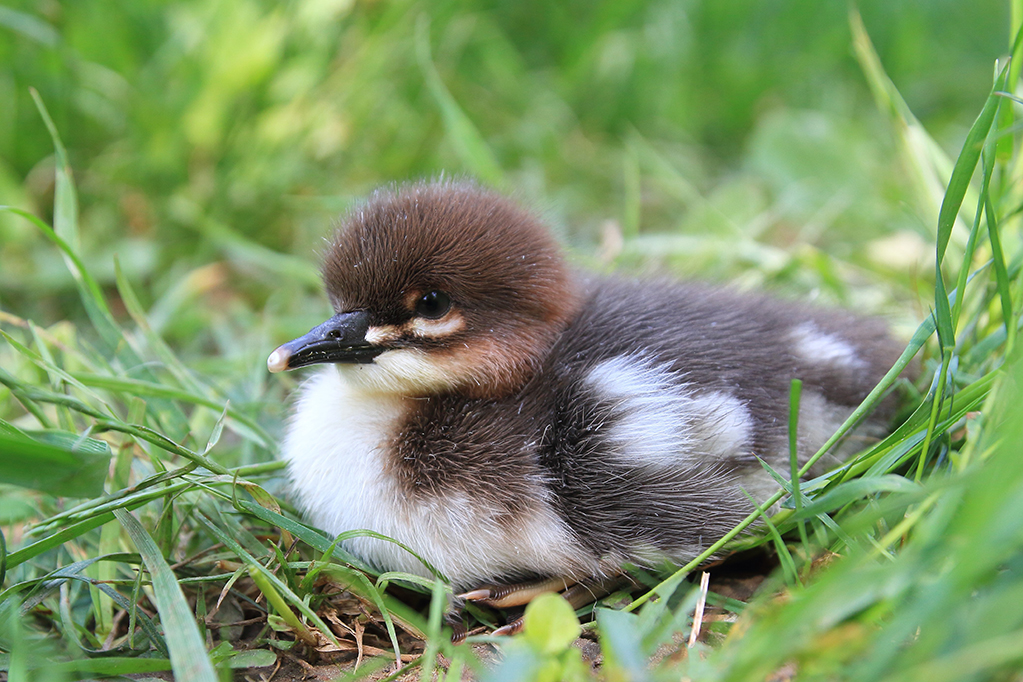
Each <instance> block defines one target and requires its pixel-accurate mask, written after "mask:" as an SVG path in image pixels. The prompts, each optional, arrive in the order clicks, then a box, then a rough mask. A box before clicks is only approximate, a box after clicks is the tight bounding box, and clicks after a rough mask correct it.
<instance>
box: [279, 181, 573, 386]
mask: <svg viewBox="0 0 1023 682" xmlns="http://www.w3.org/2000/svg"><path fill="white" fill-rule="evenodd" d="M323 280H324V284H325V285H326V289H327V295H328V296H329V298H330V301H331V304H332V305H333V307H334V310H335V312H336V313H337V315H335V316H334V317H332V318H331V319H330V320H328V321H327V322H325V323H324V324H323V325H320V326H319V327H316V328H315V329H313V330H312V331H311V332H310V333H309V334H307V335H306V336H304V337H302V338H300V339H296V340H295V341H291V342H289V343H287V344H284V345H283V346H281V347H280V348H278V349H277V350H276V351H274V353H273V355H271V356H270V359H269V360H268V366H269V368H270V370H271V371H281V370H285V369H291V368H293V367H300V366H303V365H307V364H314V363H320V362H333V363H339V364H346V365H353V367H352V370H353V371H350V372H346V377H350V378H351V380H353V381H358V382H361V383H364V384H365V385H367V387H369V388H376V389H378V390H382V391H387V392H395V393H400V394H402V395H428V394H432V393H438V392H445V391H449V390H457V391H460V392H463V393H466V394H468V395H474V396H480V397H496V396H499V395H502V394H505V393H507V392H508V391H511V390H514V389H515V388H516V387H518V386H520V385H521V384H522V383H523V382H525V381H526V380H527V379H528V378H529V377H530V376H531V375H532V372H533V371H534V370H535V368H536V367H537V365H538V363H539V362H540V360H542V358H543V357H544V355H545V354H546V352H547V350H548V349H549V347H550V345H551V344H552V343H553V341H554V339H555V338H556V337H557V335H558V334H559V333H560V332H561V330H562V329H563V328H564V326H565V325H566V323H567V322H568V320H569V319H570V318H571V317H572V316H573V315H574V314H575V312H576V310H577V306H578V303H577V293H576V290H575V286H574V282H573V278H572V275H571V273H570V271H569V270H568V268H567V267H566V265H565V263H564V261H563V259H562V257H561V254H560V251H559V249H558V246H557V244H556V243H555V242H554V240H553V239H552V238H551V236H550V234H549V233H548V232H547V230H546V229H545V228H544V227H543V226H542V225H540V224H539V223H538V222H537V221H536V220H535V219H534V218H533V217H532V216H531V215H529V214H528V213H526V212H525V211H523V210H522V209H521V208H519V207H518V206H516V205H515V204H514V203H512V202H511V201H509V200H508V199H506V198H504V197H502V196H500V195H498V194H495V193H493V192H491V191H489V190H486V189H483V188H481V187H479V186H477V185H474V184H470V183H453V182H440V183H419V184H414V185H406V186H402V187H399V188H398V189H396V190H394V191H378V192H377V193H375V194H374V195H373V196H372V197H371V198H370V199H369V201H368V202H367V203H366V204H365V205H364V206H362V207H360V208H357V209H355V210H354V211H352V212H351V213H350V214H349V215H348V216H347V218H346V219H345V220H344V222H343V224H342V226H341V228H340V229H339V230H338V232H337V234H336V235H335V236H334V239H333V240H332V242H331V244H330V247H329V248H328V250H327V252H326V254H325V257H324V263H323Z"/></svg>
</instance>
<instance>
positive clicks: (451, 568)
mask: <svg viewBox="0 0 1023 682" xmlns="http://www.w3.org/2000/svg"><path fill="white" fill-rule="evenodd" d="M360 369H361V367H360V366H353V367H335V366H329V367H324V368H323V369H321V370H320V371H319V372H317V373H316V374H314V375H313V376H312V377H310V379H309V380H308V381H307V382H306V383H305V384H304V385H303V386H302V389H301V393H300V396H299V398H298V402H297V404H296V406H295V414H294V417H293V418H292V420H291V423H290V425H289V428H288V433H287V436H286V438H285V440H284V445H283V449H282V456H283V458H284V459H285V460H286V461H287V463H288V472H289V474H290V476H291V479H292V484H293V487H294V492H295V493H296V495H297V496H298V499H299V504H300V506H301V507H302V508H303V509H304V511H305V513H306V518H307V519H308V520H309V522H310V523H312V524H313V525H315V526H317V527H319V528H322V529H323V530H326V531H328V532H330V533H333V534H338V533H341V532H344V531H349V530H357V529H368V530H373V531H376V532H378V533H381V534H383V535H386V536H388V537H391V538H394V539H395V540H398V541H399V542H402V543H404V544H406V545H408V546H409V547H411V548H412V549H413V550H415V551H416V552H417V553H418V554H420V555H421V556H422V557H423V558H424V559H426V560H427V561H429V562H430V563H431V564H433V565H434V566H435V567H436V568H437V569H438V570H439V571H441V573H443V574H445V575H446V576H447V577H448V578H450V579H451V581H452V582H453V583H454V584H455V586H456V588H469V587H476V586H478V584H479V583H482V582H485V581H487V580H490V579H495V578H499V577H502V576H508V575H512V574H521V573H526V572H535V573H541V574H543V573H555V574H559V575H576V574H578V575H591V574H595V573H597V572H599V571H600V569H601V567H600V566H598V565H597V564H596V563H595V562H593V561H592V560H587V559H586V558H585V557H584V556H583V552H581V551H580V550H579V545H578V543H577V542H576V541H575V540H574V537H573V534H572V532H571V531H570V530H569V529H568V527H567V525H566V524H565V523H564V522H563V521H562V520H561V519H560V517H558V515H557V514H556V513H555V512H554V511H553V509H552V508H551V507H550V505H549V504H547V503H546V502H545V501H543V498H544V493H543V491H541V490H538V491H537V494H536V496H535V497H534V501H535V504H533V505H531V509H530V511H528V512H526V513H524V514H523V515H522V517H521V518H520V519H519V523H517V524H515V525H514V526H511V527H509V525H508V524H507V523H501V522H499V518H500V517H501V515H502V510H499V509H496V508H492V507H490V506H488V505H487V504H486V503H484V502H481V501H480V500H475V499H470V498H469V497H468V496H466V495H464V494H456V495H445V496H443V497H434V498H422V497H421V498H417V499H416V500H409V499H406V498H405V496H404V495H403V493H402V492H401V489H400V488H399V486H398V485H397V484H396V482H395V481H394V480H393V479H392V478H391V476H390V475H389V474H388V471H389V468H388V459H387V458H388V456H389V452H388V440H389V439H390V438H392V437H393V435H394V434H395V432H396V430H397V428H398V427H399V425H400V423H401V421H402V418H403V415H404V414H405V412H406V410H408V409H410V408H411V407H412V405H411V401H408V400H405V399H402V398H399V397H395V396H394V395H393V394H389V393H379V392H372V391H368V390H366V388H365V383H364V382H360V381H358V380H356V381H350V380H346V378H345V376H346V374H347V373H349V372H358V371H360ZM344 546H345V548H346V549H348V551H350V552H352V553H354V554H356V555H358V556H360V557H362V558H363V559H365V560H366V561H368V562H369V563H371V564H373V565H375V566H377V567H378V568H381V569H384V570H391V571H405V572H408V573H415V574H418V575H422V576H424V577H432V576H431V575H430V573H429V571H427V569H426V567H425V566H423V565H422V564H421V563H420V562H419V561H418V560H416V559H415V558H414V557H413V556H412V555H410V554H409V553H407V552H405V551H404V550H402V549H401V548H400V547H398V546H397V545H395V544H393V543H390V542H386V541H383V540H379V539H375V538H354V539H352V540H349V541H346V542H345V543H344Z"/></svg>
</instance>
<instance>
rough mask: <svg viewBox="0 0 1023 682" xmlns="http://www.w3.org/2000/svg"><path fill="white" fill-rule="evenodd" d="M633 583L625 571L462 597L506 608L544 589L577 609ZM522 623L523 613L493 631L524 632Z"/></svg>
mask: <svg viewBox="0 0 1023 682" xmlns="http://www.w3.org/2000/svg"><path fill="white" fill-rule="evenodd" d="M629 583H632V579H631V578H629V577H628V576H627V575H624V574H620V575H614V576H610V577H607V578H589V579H588V580H584V581H582V582H579V583H576V582H575V581H573V580H569V579H567V578H549V579H547V580H540V581H535V582H531V583H519V584H517V585H502V586H490V587H483V588H480V589H478V590H473V591H472V592H466V593H465V594H462V595H459V596H460V597H461V598H463V599H468V600H469V601H476V602H480V603H484V604H489V605H490V606H497V607H499V608H504V607H508V606H521V605H522V604H526V603H528V602H529V601H531V600H532V599H533V598H534V597H537V596H539V595H541V594H543V593H544V592H557V591H561V596H562V597H564V598H565V600H566V601H567V602H568V603H569V604H570V605H571V606H572V608H573V609H580V608H582V607H583V606H586V605H587V604H591V603H593V602H595V601H597V600H598V599H600V598H601V597H606V596H607V595H609V594H611V592H613V591H614V590H615V589H616V588H618V587H620V586H622V585H625V584H629ZM561 586H564V587H561ZM526 595H528V598H524V597H526ZM522 623H523V620H522V616H519V617H518V618H515V619H513V620H511V621H509V622H508V624H507V625H504V626H502V627H499V628H497V629H496V630H494V632H493V633H492V634H495V635H498V636H504V635H514V634H516V633H518V632H521V631H522Z"/></svg>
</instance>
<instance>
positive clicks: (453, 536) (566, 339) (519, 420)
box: [267, 181, 901, 598]
mask: <svg viewBox="0 0 1023 682" xmlns="http://www.w3.org/2000/svg"><path fill="white" fill-rule="evenodd" d="M322 275H323V281H324V285H325V288H326V293H327V296H328V298H329V299H330V303H331V305H332V306H333V310H334V313H335V314H334V315H333V317H331V318H330V319H328V320H327V321H326V322H324V323H323V324H321V325H319V326H317V327H315V328H314V329H312V330H311V331H310V332H309V333H308V334H306V335H304V336H302V337H300V338H297V339H295V340H293V341H290V342H288V343H285V344H284V345H282V346H280V347H279V348H277V349H276V350H275V351H274V352H273V353H272V354H271V355H270V357H269V359H268V360H267V365H268V368H269V370H270V371H271V372H281V371H284V370H290V369H295V368H298V367H305V366H307V365H321V367H320V368H319V369H318V370H317V371H316V372H314V373H313V374H311V375H310V376H309V377H308V378H307V379H306V380H305V381H304V383H303V384H302V386H301V388H300V390H299V392H298V397H297V400H296V402H295V408H294V414H293V416H292V417H291V420H290V422H289V424H288V427H287V432H286V436H285V438H284V442H283V445H282V450H281V451H282V456H283V458H284V460H286V462H287V470H288V474H289V476H290V479H291V483H292V486H293V490H294V493H295V495H296V496H297V499H298V503H299V506H300V507H301V508H302V510H303V511H304V513H305V515H306V518H307V519H308V520H309V521H310V522H311V523H313V524H314V525H316V526H317V527H319V528H322V529H324V530H327V531H329V532H331V533H334V534H337V533H341V532H343V531H349V530H355V529H369V530H372V531H375V532H377V533H380V534H383V535H386V536H388V537H390V538H393V539H395V540H397V541H398V542H400V543H402V544H404V545H405V546H407V547H408V548H410V549H411V550H413V552H415V554H416V555H418V556H419V557H422V559H424V560H425V561H427V562H429V563H430V564H431V565H432V566H434V567H436V569H437V570H439V571H440V572H441V573H443V574H444V575H445V576H446V577H447V578H448V579H449V580H450V581H451V583H452V585H453V586H454V588H455V589H456V590H459V591H462V590H469V589H472V588H476V587H478V586H480V585H483V584H488V583H498V584H502V583H503V584H507V583H509V582H510V581H517V580H526V579H545V578H546V579H553V580H554V582H555V584H558V585H569V584H572V583H574V582H578V581H586V580H600V579H604V578H610V577H613V576H616V575H618V574H619V573H620V570H621V567H622V565H623V564H626V563H628V564H633V565H639V566H651V565H655V564H658V565H659V564H660V563H661V562H663V561H664V560H669V561H674V562H685V561H688V560H690V559H692V558H693V557H695V556H696V555H697V554H699V553H700V552H701V551H703V550H704V549H705V548H706V547H707V546H708V545H709V544H711V543H712V542H714V541H715V540H717V539H718V538H719V537H720V536H721V535H723V534H724V533H725V532H727V531H728V530H730V529H731V528H732V527H734V525H735V524H737V523H738V522H739V521H740V520H742V519H743V518H744V517H745V516H746V515H747V514H748V513H749V512H750V511H752V507H751V504H750V502H749V500H748V498H747V497H746V495H745V494H744V493H743V491H746V492H748V493H750V494H751V495H752V496H753V497H754V498H756V499H758V500H763V499H765V498H767V497H768V496H770V495H771V494H772V493H773V492H774V491H775V490H776V489H777V484H776V483H775V482H774V481H773V480H772V479H771V477H770V476H769V475H768V474H767V473H765V471H764V469H763V467H762V466H761V463H760V461H759V459H763V460H764V461H766V462H767V463H768V464H770V465H771V466H773V467H774V468H775V469H777V470H778V471H782V472H784V471H787V470H788V459H789V454H788V453H789V440H788V432H787V429H788V411H789V408H788V405H789V390H790V385H791V380H792V379H795V378H798V379H801V380H802V382H803V395H802V402H801V406H800V415H799V437H798V443H797V445H798V454H799V457H800V460H801V461H802V462H805V461H806V459H807V458H808V457H809V456H810V455H811V454H813V453H814V452H816V450H817V449H818V448H819V447H820V446H821V445H823V443H824V442H825V440H826V439H827V438H828V437H829V436H830V435H831V434H832V433H833V432H834V430H835V429H837V427H838V426H839V425H840V424H841V423H842V422H843V421H844V420H845V419H846V418H847V417H848V416H849V414H850V413H851V412H852V410H853V409H854V408H855V407H856V406H857V405H858V404H859V403H860V402H861V401H862V399H863V398H864V397H865V396H866V395H867V393H868V392H869V391H870V390H871V389H872V388H873V387H874V385H875V384H876V383H877V382H878V381H879V380H880V378H881V377H882V375H883V374H884V373H885V372H886V371H887V370H888V369H889V368H890V367H891V366H892V364H893V363H894V362H895V360H896V359H897V358H898V356H899V353H900V351H901V346H900V345H899V344H898V343H897V342H895V341H894V340H893V339H892V338H891V337H890V336H889V334H888V332H887V330H886V327H885V325H884V324H883V323H882V322H880V321H878V320H876V319H871V318H863V317H857V316H854V315H851V314H848V313H845V312H839V311H829V310H822V309H818V308H813V307H809V306H805V305H798V304H793V303H787V302H781V301H777V300H773V299H770V298H767V297H762V296H758V295H746V294H738V293H735V292H732V291H729V290H726V289H719V288H714V287H710V286H706V285H702V284H691V283H676V282H670V281H663V280H656V281H634V280H630V279H625V278H618V277H603V276H594V275H589V274H582V273H578V272H575V271H573V270H572V269H571V268H569V267H568V266H567V265H566V263H565V260H564V259H563V257H562V255H561V252H560V249H559V247H558V245H557V243H556V242H555V240H554V239H553V238H552V237H551V235H550V234H549V232H548V231H547V229H546V228H545V227H544V226H543V225H542V224H541V223H540V222H539V221H538V220H537V219H536V218H534V217H533V216H532V215H531V214H530V213H528V212H527V211H525V210H524V209H522V208H520V207H519V206H518V205H516V204H515V203H514V202H512V201H511V200H509V199H507V198H505V197H503V196H501V195H499V194H497V193H495V192H493V191H491V190H488V189H485V188H482V187H480V186H477V185H475V184H472V183H468V182H451V181H447V182H432V183H419V184H410V185H405V186H399V187H397V188H394V189H389V190H382V191H378V192H377V193H376V194H374V195H373V196H372V197H371V198H370V199H369V200H368V201H367V202H366V203H365V204H364V205H362V206H361V207H359V208H356V209H355V210H353V211H351V212H350V213H349V214H348V216H347V218H345V219H344V221H343V224H342V226H341V227H340V229H338V231H337V233H336V234H335V235H334V237H333V239H332V240H331V241H330V243H329V246H328V248H327V250H326V254H325V257H324V261H323V267H322ZM885 419H886V415H884V414H881V415H876V416H875V417H874V421H873V422H872V425H871V426H872V427H873V428H875V429H877V428H880V429H883V428H884V425H885ZM344 545H345V547H346V548H347V549H348V550H349V551H351V552H352V553H354V554H356V555H358V556H360V557H362V558H363V559H365V560H366V561H367V562H368V563H370V564H371V565H374V566H376V567H378V568H379V569H381V570H388V571H404V572H408V573H413V574H419V575H422V576H425V577H431V573H430V572H429V571H428V570H427V567H426V566H425V565H424V564H423V563H422V562H421V561H420V560H419V559H417V558H416V556H414V555H413V554H410V553H409V552H407V551H406V550H404V549H402V548H401V547H399V546H398V545H397V544H394V543H391V542H387V541H385V540H381V539H378V538H374V537H357V538H352V539H349V540H346V541H344ZM487 594H490V592H488V591H487V590H482V591H481V590H474V591H472V592H470V593H469V595H470V597H473V596H474V597H476V598H482V597H485V596H486V595H487Z"/></svg>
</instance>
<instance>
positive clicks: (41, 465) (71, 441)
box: [0, 431, 112, 497]
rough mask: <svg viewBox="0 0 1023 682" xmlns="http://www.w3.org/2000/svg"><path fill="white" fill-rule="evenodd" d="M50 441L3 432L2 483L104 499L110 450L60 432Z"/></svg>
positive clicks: (0, 454) (99, 443)
mask: <svg viewBox="0 0 1023 682" xmlns="http://www.w3.org/2000/svg"><path fill="white" fill-rule="evenodd" d="M49 441H50V442H41V441H39V440H35V439H33V438H29V437H28V436H26V435H17V434H12V433H9V432H6V431H0V481H2V482H4V483H11V484H14V485H17V486H21V487H24V488H32V489H34V490H44V491H46V492H48V493H50V494H51V495H60V496H63V497H95V496H97V495H102V494H103V482H104V481H105V480H106V477H107V469H108V468H109V465H110V458H111V456H112V454H111V452H110V448H109V446H107V444H106V443H104V442H103V441H98V440H95V439H91V438H82V437H79V436H77V435H76V434H66V433H65V434H61V433H59V432H50V436H49Z"/></svg>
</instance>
